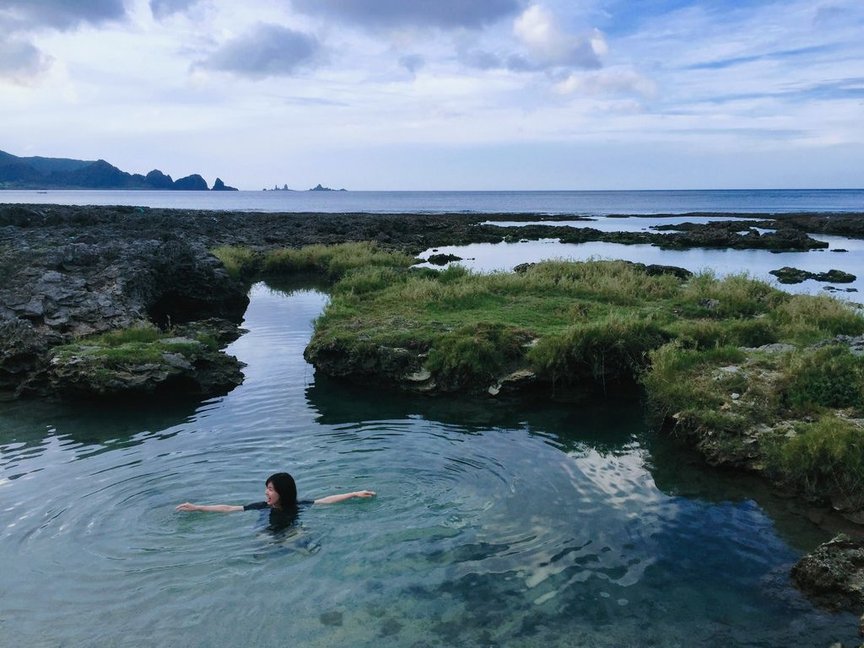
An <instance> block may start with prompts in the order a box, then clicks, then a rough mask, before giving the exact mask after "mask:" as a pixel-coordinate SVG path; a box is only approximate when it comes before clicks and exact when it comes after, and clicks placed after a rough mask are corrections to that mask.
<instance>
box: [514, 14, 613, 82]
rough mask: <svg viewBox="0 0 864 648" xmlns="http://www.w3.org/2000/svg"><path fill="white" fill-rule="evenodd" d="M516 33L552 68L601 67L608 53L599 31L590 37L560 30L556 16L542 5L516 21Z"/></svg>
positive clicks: (537, 58) (539, 59)
mask: <svg viewBox="0 0 864 648" xmlns="http://www.w3.org/2000/svg"><path fill="white" fill-rule="evenodd" d="M513 32H514V33H515V35H516V36H517V37H518V38H519V40H520V41H521V42H522V44H523V45H525V47H527V48H528V51H529V52H530V54H531V55H532V57H533V58H535V59H536V60H538V61H540V62H543V63H546V64H550V65H560V66H573V67H581V68H597V67H600V60H599V58H598V57H599V56H600V55H603V54H606V52H607V51H608V47H607V45H606V42H605V40H604V38H603V35H602V34H601V33H600V32H599V31H597V30H594V31H593V32H592V33H591V34H590V36H588V37H586V38H583V37H577V36H574V35H573V34H569V33H567V32H566V31H564V30H563V29H561V28H560V27H559V21H558V20H557V19H556V17H555V15H553V14H552V12H551V11H549V10H548V9H546V8H545V7H543V6H541V5H532V6H530V7H528V8H527V9H526V10H525V11H524V12H523V13H522V15H520V16H519V17H518V18H517V19H516V20H515V21H514V22H513Z"/></svg>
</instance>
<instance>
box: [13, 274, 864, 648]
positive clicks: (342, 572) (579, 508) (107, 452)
mask: <svg viewBox="0 0 864 648" xmlns="http://www.w3.org/2000/svg"><path fill="white" fill-rule="evenodd" d="M251 297H252V303H251V304H250V307H249V311H248V313H247V320H246V323H245V326H246V328H248V329H249V333H248V334H246V335H244V336H243V337H242V338H240V339H239V340H238V341H237V342H235V343H234V344H233V345H232V347H231V349H230V350H231V351H232V352H233V353H235V354H237V355H238V357H240V358H241V359H242V360H243V361H244V362H246V363H247V365H248V366H247V368H246V381H245V382H244V384H243V385H242V386H241V387H239V388H237V389H236V390H235V391H233V392H232V393H230V394H228V395H227V396H225V397H224V398H219V399H213V400H210V401H207V402H205V403H201V404H199V405H198V406H197V407H192V408H184V407H182V406H171V407H168V406H166V407H163V408H158V407H157V408H153V407H142V408H140V409H139V410H138V411H135V410H128V409H127V410H114V411H109V410H105V409H99V410H97V409H94V410H87V411H82V410H76V409H74V408H68V407H67V408H63V407H59V406H48V405H41V406H38V407H36V406H34V407H27V408H23V407H21V406H20V405H9V406H3V408H2V409H0V426H2V427H0V429H2V430H3V436H0V564H2V566H3V570H2V571H3V574H2V579H0V644H2V643H3V641H6V640H7V638H8V637H15V638H16V639H15V641H16V644H17V645H27V646H59V645H63V646H90V645H99V646H178V645H189V646H229V645H238V646H239V645H249V646H282V645H288V644H296V645H302V646H373V645H374V646H382V645H383V646H412V645H418V646H419V645H429V646H457V645H458V646H463V645H469V646H470V645H506V646H534V645H543V646H572V645H586V646H622V645H639V646H641V645H646V646H649V645H650V646H691V645H733V646H734V645H754V646H783V645H787V644H795V645H798V644H800V638H801V637H802V636H806V637H807V638H808V641H812V642H813V644H814V645H829V644H830V643H831V642H832V641H836V640H844V639H845V640H847V641H851V639H853V638H854V635H853V630H854V628H855V624H854V620H853V619H851V617H849V616H848V615H846V616H843V615H841V616H830V615H827V614H825V613H822V612H819V611H817V610H815V609H814V608H812V607H811V606H810V605H809V604H808V603H807V602H806V601H804V600H803V599H802V598H801V597H800V595H798V594H797V593H796V592H795V591H794V590H793V589H792V588H791V587H790V586H789V584H788V581H786V580H785V579H784V577H783V576H782V575H783V574H785V573H786V571H785V570H786V569H788V565H789V564H790V563H791V562H792V561H793V560H794V559H795V557H796V556H797V552H796V551H794V550H792V549H790V547H789V545H788V544H787V540H786V539H784V537H782V536H780V535H779V534H778V532H777V531H776V529H775V528H774V525H773V523H772V520H771V518H770V517H768V516H767V515H766V514H765V512H764V511H763V510H762V508H760V506H758V505H757V504H756V503H754V502H752V501H741V500H736V499H724V497H723V496H722V493H723V492H724V490H723V489H724V488H725V487H724V483H725V482H724V481H723V479H724V478H723V477H722V476H718V477H716V478H715V485H714V489H715V497H713V498H711V500H710V501H709V500H707V499H700V498H687V497H682V496H679V495H676V494H674V493H675V492H676V491H678V490H683V491H685V492H686V490H687V489H678V488H676V485H675V484H672V485H671V487H667V491H668V492H664V491H663V490H661V489H660V488H658V486H657V485H656V484H655V482H654V479H653V477H652V472H651V471H649V469H648V468H646V466H648V465H652V464H653V463H656V462H658V461H660V459H659V458H658V457H651V456H649V455H648V450H646V449H645V448H643V447H642V446H641V445H640V443H639V441H638V439H639V438H641V435H643V433H644V431H643V430H642V429H641V422H640V421H641V419H640V416H639V412H638V410H637V409H634V408H635V405H632V404H631V405H630V406H628V407H617V406H616V407H604V406H603V405H602V404H600V405H594V406H591V407H583V408H582V409H579V410H574V409H573V407H574V406H570V407H563V406H553V405H548V406H546V405H544V406H543V407H532V406H529V405H530V404H526V407H524V408H521V409H519V408H516V409H513V408H510V409H508V408H507V406H505V405H502V404H478V403H476V402H464V403H463V402H460V401H458V400H455V401H454V400H449V401H447V402H443V401H429V400H413V399H406V398H398V397H396V396H393V395H391V394H385V393H376V392H372V391H364V390H357V389H350V388H347V387H345V386H341V385H331V384H328V383H326V382H325V381H320V382H319V383H316V381H315V377H314V374H313V372H312V370H311V368H310V367H309V366H308V365H307V364H306V363H305V362H304V361H303V359H302V351H303V347H304V346H305V344H306V343H307V341H308V338H309V335H310V332H311V322H312V320H313V319H314V317H316V316H317V315H318V314H319V313H320V311H321V309H322V308H323V306H324V304H325V302H326V297H325V296H324V295H322V294H321V293H318V292H315V291H309V290H306V291H304V290H300V291H295V292H293V293H282V292H279V291H274V290H270V289H268V288H266V287H265V286H263V285H259V286H256V287H254V288H253V290H252V293H251ZM649 460H650V461H649ZM663 460H664V461H675V460H676V457H675V456H674V454H671V455H668V456H666V455H664V457H663ZM280 470H289V471H291V472H292V473H293V474H294V475H295V477H296V479H297V483H298V488H299V491H300V498H301V499H313V498H317V497H321V496H323V495H327V494H331V493H336V492H345V491H354V490H359V489H372V490H375V491H377V493H378V496H377V497H375V498H374V499H368V500H353V501H350V502H345V503H342V504H338V505H329V506H328V505H315V506H311V507H305V508H303V509H302V511H301V513H300V515H299V518H298V519H297V520H296V522H295V524H294V525H293V526H292V527H290V528H288V529H282V530H278V531H277V530H273V529H272V528H271V527H270V525H269V518H268V515H267V513H266V512H264V513H260V512H257V511H252V512H246V513H232V514H228V515H225V514H204V513H177V512H175V510H174V508H175V506H176V505H177V504H179V503H180V502H183V501H187V500H189V501H193V502H199V503H233V504H244V503H248V502H253V501H260V500H262V499H263V490H264V480H265V478H266V477H267V476H268V475H269V474H271V473H273V472H276V471H280ZM674 473H675V471H674V470H670V469H669V468H668V467H664V475H666V480H668V479H669V477H668V475H669V474H673V475H674ZM670 492H671V493H672V494H669V493H670ZM802 524H804V523H803V522H802ZM790 618H793V619H795V624H794V625H793V626H792V628H791V629H790V626H789V623H788V621H789V619H790ZM846 627H848V629H849V631H848V632H846V633H845V634H844V631H843V630H840V631H838V630H837V628H846Z"/></svg>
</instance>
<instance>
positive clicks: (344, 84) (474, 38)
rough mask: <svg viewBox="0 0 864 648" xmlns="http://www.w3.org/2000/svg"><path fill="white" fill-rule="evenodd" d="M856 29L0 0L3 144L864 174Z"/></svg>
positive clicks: (645, 179)
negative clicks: (863, 168)
mask: <svg viewBox="0 0 864 648" xmlns="http://www.w3.org/2000/svg"><path fill="white" fill-rule="evenodd" d="M780 8H782V10H778V9H780ZM861 33H864V3H861V2H860V0H786V1H785V2H783V3H782V4H778V3H776V2H768V1H766V2H752V1H751V2H746V3H741V2H736V1H733V0H711V1H709V0H675V1H674V2H667V1H664V2H647V3H630V2H624V1H623V0H581V1H580V2H579V3H573V2H572V1H571V0H487V1H484V2H465V1H464V0H437V1H434V0H423V1H413V2H408V1H406V0H244V2H242V3H239V2H230V1H229V0H89V1H88V0H81V1H78V2H69V1H67V0H26V1H25V0H0V93H2V96H3V101H2V102H0V148H2V149H3V150H6V151H8V152H10V153H13V154H17V155H46V156H58V157H72V158H81V159H97V158H104V159H107V160H109V161H110V162H112V163H114V164H116V165H117V166H120V167H121V168H123V169H125V170H128V171H132V172H147V171H149V170H150V169H152V168H154V167H159V168H161V169H162V170H163V171H165V172H166V173H171V174H172V175H173V176H174V177H181V176H183V175H188V174H189V173H193V172H199V173H202V174H203V175H204V176H205V177H206V178H208V179H209V180H210V181H211V182H212V180H213V179H214V178H215V177H216V176H217V175H218V176H220V177H222V178H223V179H224V180H225V181H226V182H228V183H229V184H234V185H239V186H241V187H243V188H250V189H255V188H260V187H261V186H272V185H273V184H279V185H280V186H281V185H282V184H285V183H287V184H288V185H289V186H296V187H304V186H314V185H315V184H317V183H319V182H321V183H323V184H327V185H330V186H346V187H348V188H353V189H375V188H383V189H388V188H393V189H446V188H457V189H472V188H488V189H496V188H501V189H507V188H528V189H530V188H538V189H539V188H586V189H590V188H640V187H648V188H666V187H691V188H692V187H702V186H732V187H734V186H857V185H860V184H861V179H860V172H859V171H858V169H860V168H861V167H862V166H864V127H862V124H864V119H862V115H864V83H862V74H861V70H862V69H864V43H862V39H861V37H860V35H861ZM757 160H758V161H759V163H758V164H757V163H756V161H757Z"/></svg>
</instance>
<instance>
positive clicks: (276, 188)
mask: <svg viewBox="0 0 864 648" xmlns="http://www.w3.org/2000/svg"><path fill="white" fill-rule="evenodd" d="M261 191H296V189H289V188H288V185H287V184H286V185H282V186H281V187H279V186H277V185H273V188H272V189H268V188H267V187H264V189H262V190H261ZM306 191H348V190H347V189H331V188H330V187H324V186H322V185H321V183H318V184H317V185H315V186H314V187H312V188H311V189H307V190H306Z"/></svg>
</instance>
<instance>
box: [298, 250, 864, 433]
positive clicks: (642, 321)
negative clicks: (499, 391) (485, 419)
mask: <svg viewBox="0 0 864 648" xmlns="http://www.w3.org/2000/svg"><path fill="white" fill-rule="evenodd" d="M286 254H287V253H286ZM367 254H375V251H374V246H369V245H365V246H364V245H363V244H350V245H349V246H334V247H331V248H327V247H324V246H312V247H311V248H307V249H305V252H302V254H300V256H299V258H300V260H299V261H298V257H297V255H296V254H292V255H290V257H289V256H286V257H285V258H286V259H288V258H290V259H292V260H291V261H290V264H289V265H290V267H292V268H301V267H302V268H307V269H308V268H309V267H310V265H315V266H316V267H320V268H323V269H325V270H326V271H327V272H333V271H334V270H333V269H339V270H335V271H337V272H338V271H341V272H344V274H343V278H342V280H341V281H339V282H338V283H336V284H335V285H334V289H333V299H332V300H331V302H330V304H329V305H328V307H327V308H326V310H325V312H324V313H323V314H322V316H321V317H319V318H318V320H317V321H316V325H315V334H314V337H313V340H312V343H311V344H310V350H311V351H312V353H311V356H312V357H313V358H314V349H315V347H316V345H318V344H319V343H322V342H327V341H329V342H332V341H334V340H337V339H338V340H339V344H340V348H344V349H347V350H348V352H349V353H350V349H351V348H352V345H355V346H356V345H358V344H359V343H360V342H361V341H362V343H363V345H364V348H375V347H376V346H378V347H397V346H398V347H407V348H415V349H422V350H424V351H426V350H428V353H429V355H428V359H427V361H426V367H427V369H429V370H430V371H431V372H432V373H433V374H436V375H437V377H438V378H439V379H440V380H442V381H443V382H445V383H447V384H451V383H454V382H457V383H464V382H470V379H473V380H482V379H486V378H489V379H491V378H492V377H494V376H496V375H498V374H499V373H500V372H501V371H504V370H505V369H506V368H507V367H509V366H510V365H511V364H513V362H516V361H519V362H521V363H523V364H524V365H526V366H527V365H530V366H531V368H533V369H534V370H535V371H536V372H538V376H540V377H542V378H546V379H549V380H550V381H553V382H555V381H560V380H570V381H573V382H579V381H582V380H584V379H588V380H592V381H595V382H602V381H603V380H606V379H608V378H610V377H613V378H629V379H635V378H641V379H642V380H643V382H644V384H645V386H646V388H647V390H648V392H649V396H650V397H651V400H652V402H653V404H654V405H655V407H656V409H657V410H658V411H662V412H670V411H680V410H681V409H684V408H686V409H688V410H692V411H696V410H697V409H701V410H702V418H703V419H704V420H706V421H707V420H708V419H709V418H710V415H709V414H708V413H707V409H708V408H711V407H717V406H719V405H720V404H721V403H722V402H724V401H723V399H724V398H728V394H727V395H726V396H724V395H723V392H722V390H724V389H725V390H727V392H728V390H729V389H731V386H730V385H726V384H724V382H723V381H719V382H718V381H714V380H711V379H706V378H705V377H704V376H703V374H705V375H709V374H710V373H711V372H712V371H713V370H714V369H716V368H719V367H722V366H723V364H724V363H725V364H734V363H736V362H737V363H740V362H743V360H744V359H745V358H746V357H747V354H745V352H744V351H741V350H740V349H739V347H758V346H761V345H764V344H768V343H773V342H786V343H790V344H800V343H801V340H806V339H809V338H810V337H811V336H812V335H813V332H814V331H818V332H820V334H822V336H823V337H825V336H827V335H833V334H836V333H837V332H854V331H856V330H858V329H859V328H860V329H862V330H864V319H862V317H861V315H860V314H858V313H855V312H854V311H853V310H852V309H850V308H849V307H848V306H846V305H844V304H842V303H841V302H839V301H837V300H834V299H831V298H825V297H820V298H812V299H801V298H799V297H792V296H790V295H788V294H787V293H784V292H782V291H780V290H777V289H776V288H773V287H772V286H770V285H769V284H767V283H764V282H760V281H756V280H754V279H751V278H749V277H747V276H746V275H735V276H731V277H727V278H724V279H718V278H717V277H715V276H713V275H711V274H709V273H703V274H700V275H696V276H695V277H692V278H691V279H690V280H688V281H684V280H681V279H678V278H676V277H674V276H672V275H660V276H649V275H648V274H646V273H645V272H644V271H643V270H641V269H639V268H638V267H636V266H635V265H634V264H630V263H626V262H623V261H590V262H582V263H572V262H563V261H548V262H544V263H538V264H536V265H534V266H532V267H530V268H529V269H528V270H527V271H525V272H521V273H503V272H502V273H492V274H483V275H480V274H474V273H471V272H469V271H467V270H465V269H464V268H462V267H460V266H457V265H451V266H450V267H448V268H447V269H446V270H444V271H440V272H435V271H430V270H423V271H419V270H410V271H409V270H406V269H405V267H404V266H400V265H393V264H392V257H391V256H389V254H384V255H378V256H376V257H375V258H376V259H377V261H374V262H373V261H368V260H367V261H366V262H364V264H363V265H362V266H361V267H349V266H350V264H348V265H346V264H345V262H344V259H345V258H353V259H358V258H364V256H365V255H367ZM331 259H333V261H331ZM335 259H343V260H342V261H335ZM379 262H380V265H377V263H379ZM403 262H404V263H407V262H408V259H407V257H404V258H403ZM388 264H389V265H388ZM343 269H344V270H343ZM528 339H531V340H534V341H535V342H536V344H535V345H534V346H533V347H532V348H531V349H530V350H527V349H525V348H524V346H523V345H524V343H525V341H526V340H528ZM517 341H518V342H519V343H518V344H517ZM670 343H671V344H670ZM358 348H359V347H358ZM739 381H740V377H739ZM745 388H747V389H750V390H751V393H753V390H754V389H755V388H754V386H753V385H749V386H748V385H743V384H742V385H739V386H738V387H737V388H736V389H737V390H739V391H744V390H745ZM761 400H762V402H768V401H771V402H772V403H773V399H771V398H767V397H766V398H762V399H761ZM772 407H773V405H772Z"/></svg>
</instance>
